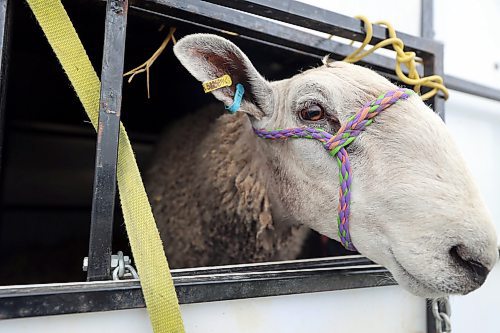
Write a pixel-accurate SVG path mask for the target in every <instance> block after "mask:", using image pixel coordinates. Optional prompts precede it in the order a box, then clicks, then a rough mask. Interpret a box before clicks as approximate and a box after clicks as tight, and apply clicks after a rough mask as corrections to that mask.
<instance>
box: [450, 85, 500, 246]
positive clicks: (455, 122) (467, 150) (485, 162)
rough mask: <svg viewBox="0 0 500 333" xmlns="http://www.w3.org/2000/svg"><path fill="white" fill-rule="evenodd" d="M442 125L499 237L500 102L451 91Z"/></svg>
mask: <svg viewBox="0 0 500 333" xmlns="http://www.w3.org/2000/svg"><path fill="white" fill-rule="evenodd" d="M446 124H447V125H448V128H449V129H450V131H451V133H452V135H453V137H454V139H455V141H456V142H457V144H458V145H459V148H460V150H461V151H462V153H463V155H464V156H465V157H466V160H467V163H468V166H469V168H470V169H471V171H472V173H473V174H474V176H475V178H476V181H477V182H478V185H479V189H480V190H481V193H482V195H483V196H484V199H485V201H486V205H487V206H488V208H489V210H490V212H491V214H492V217H493V221H494V222H495V224H496V227H497V234H499V238H500V233H499V231H500V205H499V204H498V200H499V196H500V173H499V172H498V170H499V166H500V149H499V147H500V102H495V101H490V100H487V99H484V98H480V97H475V96H471V95H467V94H463V93H459V92H456V91H453V92H452V93H451V95H450V98H449V100H448V101H447V102H446Z"/></svg>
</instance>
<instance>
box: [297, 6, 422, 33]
mask: <svg viewBox="0 0 500 333" xmlns="http://www.w3.org/2000/svg"><path fill="white" fill-rule="evenodd" d="M300 1H301V2H304V3H308V4H311V5H314V6H317V7H322V8H325V9H328V10H330V11H333V12H336V13H340V14H344V15H348V16H356V15H364V16H366V17H368V19H369V20H370V21H372V22H374V21H379V20H385V21H389V22H390V23H392V24H393V26H394V28H396V30H398V31H402V32H406V33H409V34H411V35H414V36H419V35H420V0H406V1H396V0H377V1H373V0H356V1H345V0H300Z"/></svg>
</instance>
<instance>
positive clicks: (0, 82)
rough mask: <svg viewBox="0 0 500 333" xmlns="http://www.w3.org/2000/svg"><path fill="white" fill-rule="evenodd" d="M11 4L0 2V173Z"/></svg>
mask: <svg viewBox="0 0 500 333" xmlns="http://www.w3.org/2000/svg"><path fill="white" fill-rule="evenodd" d="M12 6H13V2H11V1H9V0H0V173H1V170H2V161H3V137H4V122H5V103H6V94H7V66H8V64H9V46H10V30H11V16H12V8H11V7H12Z"/></svg>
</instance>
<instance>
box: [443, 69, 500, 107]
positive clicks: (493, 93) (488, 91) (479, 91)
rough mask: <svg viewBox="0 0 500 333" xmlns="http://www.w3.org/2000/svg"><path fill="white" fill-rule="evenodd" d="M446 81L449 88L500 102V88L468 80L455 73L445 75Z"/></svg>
mask: <svg viewBox="0 0 500 333" xmlns="http://www.w3.org/2000/svg"><path fill="white" fill-rule="evenodd" d="M444 82H445V83H446V86H447V87H448V88H449V89H453V90H456V91H460V92H463V93H466V94H470V95H474V96H478V97H484V98H488V99H491V100H493V101H498V102H500V89H494V88H491V87H488V86H485V85H482V84H478V83H474V82H471V81H467V80H464V79H461V78H459V77H456V76H453V75H445V76H444Z"/></svg>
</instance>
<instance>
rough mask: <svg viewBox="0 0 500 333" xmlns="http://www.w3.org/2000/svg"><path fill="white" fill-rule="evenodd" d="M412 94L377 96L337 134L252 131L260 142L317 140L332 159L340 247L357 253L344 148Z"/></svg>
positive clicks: (403, 91) (305, 129)
mask: <svg viewBox="0 0 500 333" xmlns="http://www.w3.org/2000/svg"><path fill="white" fill-rule="evenodd" d="M412 93H413V91H412V90H410V89H404V88H399V89H396V90H392V91H389V92H386V93H385V94H382V95H380V96H379V97H378V98H377V99H376V100H374V101H372V102H370V103H367V104H365V105H364V106H363V107H362V108H361V110H360V111H358V113H356V114H355V115H353V116H351V117H350V118H349V119H348V120H347V123H345V124H344V125H342V127H340V129H339V130H338V131H337V133H336V134H334V135H332V134H330V133H328V132H326V131H324V130H321V129H318V128H313V127H298V128H288V129H277V130H265V129H256V128H254V132H255V134H257V136H259V137H261V138H263V139H271V140H277V139H288V138H305V139H314V140H318V141H319V142H321V143H322V144H323V147H324V148H325V149H326V150H327V151H328V152H329V154H330V155H331V156H335V157H336V159H337V164H338V166H339V181H340V191H339V207H338V215H337V224H338V234H339V237H340V240H341V243H342V245H343V246H344V247H345V248H346V249H348V250H351V251H356V248H355V247H354V245H353V243H352V240H351V235H350V233H349V204H350V202H351V190H350V189H351V182H352V174H351V164H350V162H349V156H348V155H347V151H346V150H345V147H346V146H347V145H349V144H351V143H352V142H353V141H354V139H356V137H357V136H358V135H359V134H360V133H361V132H362V131H363V130H364V129H365V128H366V127H367V126H368V125H370V124H371V123H372V122H373V118H375V117H376V116H377V115H378V114H379V113H380V112H382V111H383V110H385V109H387V108H388V107H389V106H391V105H393V104H394V103H396V102H397V101H399V100H405V99H407V98H408V97H409V96H410V95H411V94H412Z"/></svg>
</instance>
